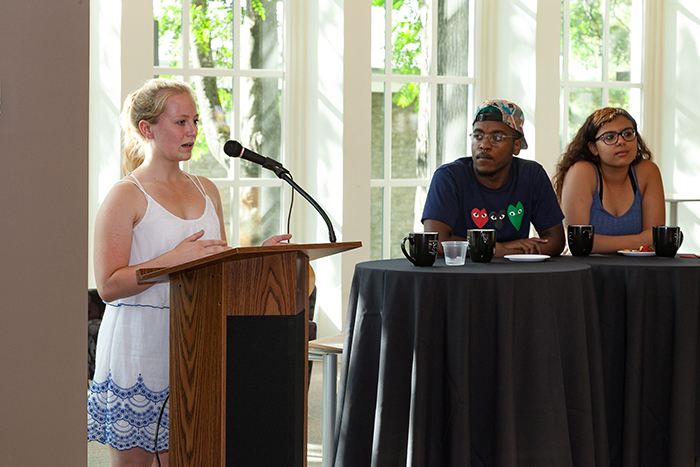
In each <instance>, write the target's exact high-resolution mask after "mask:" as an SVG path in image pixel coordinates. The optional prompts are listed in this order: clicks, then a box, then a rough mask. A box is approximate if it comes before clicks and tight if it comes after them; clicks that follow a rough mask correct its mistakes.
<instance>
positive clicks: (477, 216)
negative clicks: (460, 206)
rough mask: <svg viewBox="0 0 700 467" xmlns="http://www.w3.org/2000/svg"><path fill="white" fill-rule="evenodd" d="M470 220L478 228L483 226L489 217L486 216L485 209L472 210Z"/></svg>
mask: <svg viewBox="0 0 700 467" xmlns="http://www.w3.org/2000/svg"><path fill="white" fill-rule="evenodd" d="M472 220H473V221H474V223H475V224H476V226H477V227H479V228H482V227H483V226H485V225H486V223H487V222H488V221H489V216H488V214H486V209H477V208H474V209H472Z"/></svg>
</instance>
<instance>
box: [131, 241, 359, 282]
mask: <svg viewBox="0 0 700 467" xmlns="http://www.w3.org/2000/svg"><path fill="white" fill-rule="evenodd" d="M361 246H362V242H338V243H307V244H296V243H288V244H285V243H283V244H279V245H275V246H254V247H238V248H232V249H230V250H228V251H224V252H222V253H218V254H215V255H211V256H205V257H204V258H199V259H196V260H194V261H189V262H187V263H182V264H178V265H176V266H170V267H167V268H147V269H139V270H137V271H136V278H137V281H138V283H139V284H141V283H145V282H156V281H165V280H168V279H169V278H170V275H171V274H177V273H180V272H183V271H186V270H188V269H192V268H197V267H201V266H208V265H212V264H216V263H223V262H228V261H236V260H239V259H248V258H254V257H258V256H267V255H276V254H279V253H286V252H289V251H299V252H301V253H304V254H305V255H306V256H308V257H309V261H313V260H316V259H320V258H324V257H326V256H332V255H335V254H338V253H342V252H345V251H348V250H354V249H355V248H360V247H361Z"/></svg>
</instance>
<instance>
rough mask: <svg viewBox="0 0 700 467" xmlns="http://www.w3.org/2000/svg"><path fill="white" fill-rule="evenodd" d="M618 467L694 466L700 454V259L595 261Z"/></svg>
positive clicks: (589, 259)
mask: <svg viewBox="0 0 700 467" xmlns="http://www.w3.org/2000/svg"><path fill="white" fill-rule="evenodd" d="M572 259H573V260H574V261H576V262H579V263H581V264H588V265H590V266H591V268H592V273H593V280H594V284H595V290H596V297H597V301H598V310H599V314H600V330H601V332H600V334H601V339H602V342H601V343H602V347H601V348H602V352H601V354H602V358H603V360H602V362H603V371H604V381H605V401H606V411H607V427H608V435H609V445H610V460H611V464H612V465H615V466H617V465H623V466H635V467H636V466H649V467H657V466H665V465H668V466H683V465H686V466H692V465H694V458H695V456H696V452H699V450H698V447H700V437H699V435H700V430H699V428H700V412H699V410H700V403H699V401H698V381H699V377H698V375H699V372H700V368H699V366H698V362H699V361H700V359H699V358H698V357H700V354H699V352H700V345H699V344H700V342H699V340H700V322H699V320H698V315H699V314H700V260H699V259H694V258H679V257H676V258H658V257H655V256H651V257H623V256H602V255H594V256H590V257H586V258H572Z"/></svg>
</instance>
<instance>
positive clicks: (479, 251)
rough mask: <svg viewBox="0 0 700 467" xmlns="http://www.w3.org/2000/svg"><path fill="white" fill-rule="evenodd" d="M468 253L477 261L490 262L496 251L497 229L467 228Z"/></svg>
mask: <svg viewBox="0 0 700 467" xmlns="http://www.w3.org/2000/svg"><path fill="white" fill-rule="evenodd" d="M467 253H468V254H469V259H471V260H472V261H473V262H475V263H488V262H489V261H491V258H493V255H494V254H495V253H496V231H495V230H493V229H471V230H467Z"/></svg>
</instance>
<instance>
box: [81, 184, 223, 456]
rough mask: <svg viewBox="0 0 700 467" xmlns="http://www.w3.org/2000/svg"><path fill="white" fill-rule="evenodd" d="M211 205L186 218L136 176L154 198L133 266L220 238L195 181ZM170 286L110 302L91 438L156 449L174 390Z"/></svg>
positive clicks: (162, 441)
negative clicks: (190, 242)
mask: <svg viewBox="0 0 700 467" xmlns="http://www.w3.org/2000/svg"><path fill="white" fill-rule="evenodd" d="M188 177H189V178H190V180H192V182H193V183H194V184H195V186H196V187H197V189H198V190H199V191H200V192H201V193H202V196H203V197H204V199H205V201H206V208H205V209H204V213H203V214H202V216H201V217H200V218H198V219H190V220H185V219H181V218H179V217H177V216H175V215H174V214H171V213H170V212H169V211H167V210H166V209H165V208H163V207H162V206H161V205H160V204H158V203H157V202H156V201H155V200H154V199H153V198H151V197H150V196H149V195H148V193H146V191H145V190H144V189H143V187H142V186H141V184H140V183H139V181H138V180H137V179H136V177H134V176H133V175H131V178H132V179H133V182H132V181H131V180H128V179H125V180H122V181H121V182H122V183H123V182H130V183H134V184H135V185H136V186H138V188H139V189H140V190H141V191H142V192H143V194H144V195H145V197H146V200H147V203H148V205H147V207H146V213H145V214H144V216H143V219H141V222H139V224H138V225H137V226H136V227H134V231H133V240H132V243H131V257H130V259H129V265H133V264H140V263H143V262H145V261H149V260H151V259H153V258H156V257H158V256H160V255H162V254H164V253H166V252H168V251H170V250H172V249H174V248H175V247H176V246H177V245H178V244H179V243H180V242H181V241H182V240H184V239H185V238H187V237H189V236H190V235H193V234H195V233H196V232H199V231H200V230H204V235H203V236H202V238H201V240H213V239H214V240H220V239H221V230H220V225H219V218H218V216H217V214H216V209H215V207H214V204H213V203H212V201H211V199H210V198H209V196H207V194H206V192H205V191H204V187H203V186H202V184H201V182H200V181H199V179H197V178H196V176H195V178H194V179H193V177H191V176H189V175H188ZM169 312H170V285H169V284H168V283H159V284H156V285H154V286H153V287H151V288H149V289H148V290H146V291H144V292H142V293H140V294H137V295H134V296H131V297H127V298H123V299H120V300H117V301H115V302H112V303H108V304H107V307H106V309H105V313H104V317H103V319H102V324H101V325H100V331H99V334H98V339H97V349H96V356H95V360H96V361H95V376H94V377H93V382H92V385H91V387H90V392H89V394H88V441H98V442H100V443H102V444H109V445H110V446H112V447H114V448H116V449H119V450H124V449H131V448H134V447H140V448H143V449H145V450H146V451H148V452H155V451H154V443H155V434H156V425H157V423H158V417H159V415H160V412H161V408H162V407H163V404H164V402H165V401H166V398H167V396H168V393H169V387H168V384H169V363H170V355H169V332H170V329H169V327H170V316H169ZM168 444H169V437H168V408H167V405H166V407H165V410H164V412H163V415H162V419H161V423H160V428H159V429H158V451H163V450H167V449H168Z"/></svg>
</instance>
